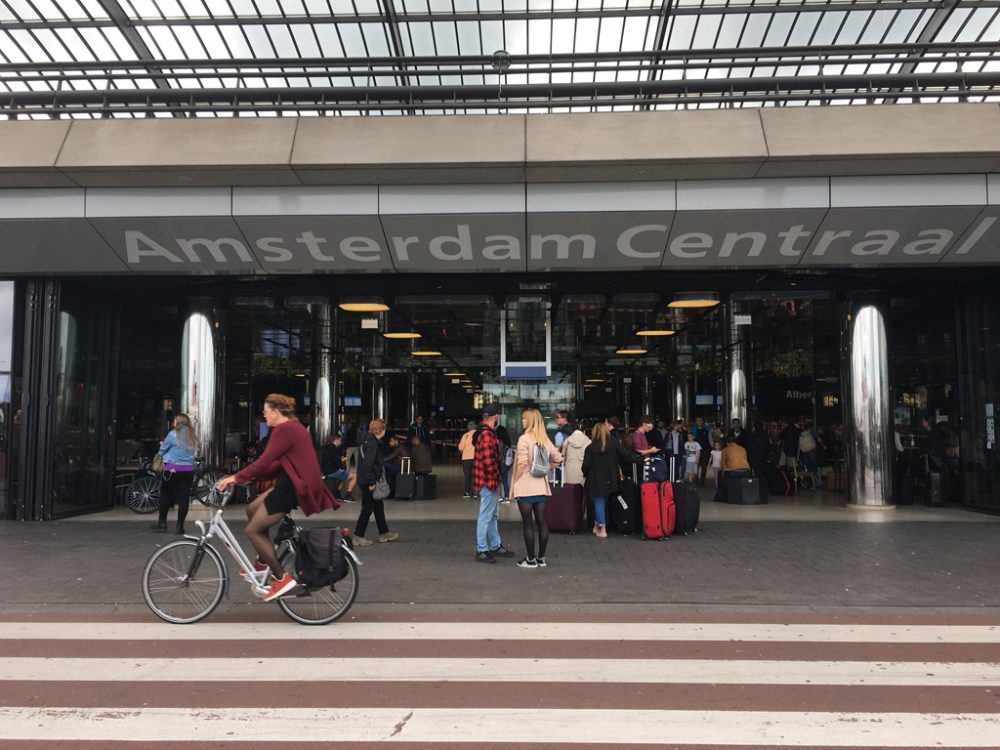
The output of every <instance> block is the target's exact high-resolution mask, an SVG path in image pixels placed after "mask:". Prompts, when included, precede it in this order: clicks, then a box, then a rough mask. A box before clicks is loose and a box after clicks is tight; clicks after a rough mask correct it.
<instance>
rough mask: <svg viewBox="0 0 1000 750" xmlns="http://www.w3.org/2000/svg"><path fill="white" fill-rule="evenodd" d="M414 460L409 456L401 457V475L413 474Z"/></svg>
mask: <svg viewBox="0 0 1000 750" xmlns="http://www.w3.org/2000/svg"><path fill="white" fill-rule="evenodd" d="M411 461H412V459H411V458H410V457H409V456H401V457H400V459H399V473H400V474H412V473H413V472H412V471H411V467H412V463H411Z"/></svg>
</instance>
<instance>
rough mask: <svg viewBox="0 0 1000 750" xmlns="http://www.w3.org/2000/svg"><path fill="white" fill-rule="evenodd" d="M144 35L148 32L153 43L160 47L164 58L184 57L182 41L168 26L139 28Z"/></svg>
mask: <svg viewBox="0 0 1000 750" xmlns="http://www.w3.org/2000/svg"><path fill="white" fill-rule="evenodd" d="M139 33H140V34H142V35H146V34H148V35H149V36H150V37H151V41H152V43H153V44H154V45H155V47H156V48H157V49H159V50H160V51H161V53H162V55H163V57H164V59H177V58H182V57H184V50H182V49H181V46H180V43H179V42H178V41H177V39H176V37H174V35H173V34H172V33H171V30H170V29H169V28H167V27H166V26H149V27H145V28H142V29H140V30H139Z"/></svg>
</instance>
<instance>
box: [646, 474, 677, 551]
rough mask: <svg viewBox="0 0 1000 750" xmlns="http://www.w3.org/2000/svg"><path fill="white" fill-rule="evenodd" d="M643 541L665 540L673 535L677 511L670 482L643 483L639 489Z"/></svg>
mask: <svg viewBox="0 0 1000 750" xmlns="http://www.w3.org/2000/svg"><path fill="white" fill-rule="evenodd" d="M639 496H640V502H641V504H642V535H643V538H644V539H656V540H659V539H667V538H668V537H669V536H670V535H671V534H672V533H674V523H675V522H676V517H677V510H676V507H675V506H674V488H673V485H672V484H671V483H670V482H661V483H659V484H657V483H656V482H643V483H642V484H641V485H640V487H639Z"/></svg>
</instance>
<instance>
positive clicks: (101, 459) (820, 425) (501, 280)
mask: <svg viewBox="0 0 1000 750" xmlns="http://www.w3.org/2000/svg"><path fill="white" fill-rule="evenodd" d="M911 275H912V274H911ZM865 283H866V286H867V287H868V288H870V289H874V290H875V291H871V292H866V294H867V295H868V296H869V297H871V298H872V299H878V300H879V301H880V304H882V305H883V309H884V310H885V311H886V320H887V323H888V330H889V331H890V336H889V345H888V354H889V357H888V363H887V366H888V370H889V372H890V376H891V380H892V389H891V394H892V396H891V397H892V399H893V403H892V412H891V414H892V419H893V425H892V431H891V433H890V434H891V435H892V439H893V443H894V445H892V446H890V449H891V450H892V451H893V455H892V464H893V467H894V468H893V471H894V474H895V476H894V479H895V481H896V484H897V486H896V488H895V490H894V496H893V497H894V500H895V501H896V502H899V503H908V502H918V503H919V502H921V501H922V498H921V497H919V496H916V497H915V496H914V495H913V489H912V484H911V483H910V480H909V478H908V477H909V474H910V473H911V472H913V471H916V470H917V469H919V467H920V462H921V461H924V460H926V459H925V454H926V453H927V442H928V435H929V430H930V429H931V428H932V427H933V426H934V425H938V424H940V425H941V429H942V430H943V434H944V438H943V439H944V441H945V447H946V448H947V456H946V458H947V460H948V465H947V467H946V469H945V471H947V472H949V474H950V477H951V479H950V482H951V483H950V484H949V490H948V491H949V496H948V497H947V498H945V499H946V501H950V502H952V503H955V504H965V505H969V506H974V507H987V508H988V507H990V506H991V505H995V504H997V503H998V502H1000V501H998V498H997V497H996V495H995V492H994V489H993V487H994V486H995V485H994V484H993V482H992V475H993V473H995V467H991V465H990V464H989V461H988V460H986V459H984V460H983V461H982V462H980V463H978V464H974V465H973V466H971V467H970V466H968V465H966V464H965V463H964V459H963V454H962V450H961V447H962V439H963V433H962V425H963V422H962V409H963V402H962V398H963V388H968V387H969V386H968V385H963V379H962V377H961V374H960V370H959V364H960V361H961V358H962V356H971V355H970V354H969V352H968V351H967V350H963V349H962V347H963V346H964V344H963V336H965V337H967V336H968V335H970V334H969V329H970V326H971V325H972V323H971V322H963V321H962V320H961V318H959V319H956V318H954V317H949V316H942V315H940V314H939V313H940V311H939V310H938V309H935V308H928V307H927V305H926V304H925V302H924V300H922V299H920V298H919V295H916V296H915V295H913V294H912V292H910V293H907V292H906V291H905V290H912V289H914V288H919V287H918V286H914V281H913V279H901V278H899V275H898V274H897V278H896V279H895V281H893V280H891V279H880V278H877V277H876V276H874V275H872V276H871V277H870V278H868V279H866V280H865ZM53 284H56V282H51V281H50V282H47V286H49V287H51V286H52V285H53ZM57 286H58V290H57V292H58V308H59V311H60V312H59V315H58V316H57V317H55V318H53V320H52V322H51V323H52V325H54V326H55V327H56V328H57V329H58V335H57V337H56V338H55V341H56V352H55V356H54V358H52V359H50V360H49V362H50V363H51V364H52V366H53V367H54V368H55V370H54V372H53V373H52V376H53V378H54V383H55V384H56V398H55V402H54V406H55V418H54V421H53V422H52V424H51V426H50V427H49V428H48V429H49V431H48V432H47V433H46V436H45V439H47V440H48V441H49V442H48V444H49V445H50V446H51V447H50V448H49V450H50V451H51V452H50V453H49V459H48V460H51V461H53V462H54V463H55V465H56V466H57V467H58V470H57V471H56V472H55V475H54V477H53V480H52V482H51V484H50V485H49V486H48V488H47V494H46V497H47V498H49V505H48V508H47V509H46V514H47V515H48V516H49V517H59V516H65V515H72V514H76V513H80V512H86V511H90V510H97V509H103V508H107V507H110V506H114V505H115V504H121V503H123V502H124V496H123V488H125V487H127V485H128V482H129V478H130V476H133V475H134V471H135V470H136V467H137V465H138V462H139V461H140V460H141V458H142V457H143V456H148V455H151V453H152V452H153V451H154V450H155V446H156V445H157V443H158V441H159V440H160V439H162V437H163V435H164V434H165V433H166V431H167V430H168V429H169V428H168V425H169V423H170V420H171V419H172V418H173V416H174V415H175V414H177V413H179V412H181V411H184V410H187V411H192V410H193V411H195V412H197V413H196V414H195V415H194V416H195V417H196V419H197V420H198V425H199V433H200V435H201V437H202V440H203V445H202V455H203V456H204V460H205V465H206V466H212V467H217V468H218V469H219V470H222V471H228V470H230V469H231V468H233V467H234V466H236V465H238V463H239V462H240V461H244V460H246V458H247V456H248V454H252V453H253V450H254V448H255V445H256V444H257V443H259V441H260V439H261V437H262V435H261V420H260V410H261V405H262V403H263V399H264V397H265V396H266V395H267V394H268V393H272V392H280V393H286V394H288V395H291V396H293V397H294V398H295V399H296V402H297V404H298V409H299V414H298V416H299V419H300V420H301V421H302V422H303V423H305V424H307V425H308V426H309V428H310V430H311V431H312V432H313V434H314V437H315V440H316V443H317V446H319V445H321V444H322V442H323V441H325V440H327V439H328V438H329V436H330V435H331V434H332V433H333V432H336V431H350V430H352V429H353V430H356V429H357V428H358V427H361V428H362V429H363V426H364V425H365V424H367V422H368V420H369V419H371V418H372V417H376V416H378V417H383V418H385V419H386V420H387V422H388V424H389V427H390V433H393V434H400V435H405V434H406V433H407V431H408V428H409V426H410V425H411V424H412V423H413V422H414V420H415V419H416V418H417V417H418V416H421V417H423V418H424V420H425V421H426V422H427V424H428V425H429V427H430V429H431V432H432V441H433V447H434V459H435V462H436V466H441V467H445V466H451V467H452V468H451V469H450V470H449V471H452V472H453V473H454V474H455V475H456V476H458V474H460V472H459V471H458V469H457V466H458V462H459V456H458V451H457V445H458V442H459V440H460V437H461V435H462V434H463V433H464V432H465V431H466V429H467V425H468V422H469V421H472V420H476V419H477V415H478V414H479V412H480V410H481V408H482V406H483V404H484V403H497V404H499V405H500V407H501V411H502V424H504V425H505V426H506V427H507V429H508V431H509V432H510V433H511V435H512V436H513V437H514V438H516V437H517V435H518V433H519V432H520V413H521V410H522V409H523V408H525V407H527V406H533V407H537V408H539V409H540V410H541V411H542V413H543V415H545V417H546V418H547V420H548V423H549V427H550V428H551V429H552V430H553V431H554V428H555V414H556V412H557V411H567V412H569V413H570V414H571V416H572V418H573V419H574V420H576V421H578V422H579V423H580V424H581V426H582V427H583V428H584V429H585V430H586V429H588V428H589V427H590V426H591V425H592V424H593V422H594V421H596V420H600V419H605V418H606V417H609V416H615V417H618V419H620V420H621V423H622V425H623V427H625V428H630V427H635V426H636V425H637V424H638V421H639V419H640V417H642V416H644V415H650V416H653V417H654V418H656V419H659V420H663V421H664V423H665V424H669V423H670V422H671V421H672V420H675V419H682V420H684V421H685V422H693V421H694V420H695V419H696V418H699V417H700V418H701V419H703V420H704V421H705V422H707V423H710V424H714V425H717V426H718V428H719V429H720V430H721V431H722V432H723V433H725V432H726V431H728V429H729V426H730V423H731V419H732V418H734V417H739V418H740V419H741V421H742V422H743V425H744V426H745V427H746V428H747V429H750V428H752V427H753V426H754V425H756V426H757V428H758V429H763V430H765V431H767V433H768V435H769V436H770V437H771V438H772V443H773V444H774V445H775V448H774V450H775V459H776V460H777V457H778V455H779V453H778V451H779V448H778V447H777V446H778V436H779V434H780V432H781V430H782V429H784V427H785V426H786V425H787V424H788V423H789V422H792V423H795V424H797V425H798V426H800V427H804V426H806V425H809V426H810V427H811V428H812V429H814V430H815V431H816V433H817V434H818V436H820V439H821V448H820V476H821V479H820V487H819V488H818V489H819V490H821V491H823V492H824V493H825V495H824V498H825V499H824V500H823V501H824V502H840V503H843V502H846V498H845V497H844V494H843V493H844V489H845V487H844V473H845V462H846V461H847V460H849V458H848V456H846V455H845V419H846V417H845V408H844V407H845V404H844V393H845V389H849V388H851V383H850V378H851V376H850V374H849V373H848V374H847V375H845V367H846V366H848V365H849V363H848V365H845V346H846V345H845V341H846V339H845V335H846V334H845V323H846V322H847V319H848V318H849V317H850V312H849V310H850V307H849V306H847V304H846V302H845V300H846V299H847V298H849V297H851V296H852V295H855V294H856V291H855V290H856V288H857V286H858V280H857V279H856V278H851V277H849V275H847V274H845V275H843V276H840V277H838V276H834V275H832V274H824V275H822V276H791V275H782V274H773V275H771V276H770V277H769V276H768V275H767V274H763V275H762V274H756V275H753V276H751V275H749V274H739V273H730V274H726V275H718V276H713V275H709V274H704V275H697V274H687V275H685V276H684V278H677V277H676V276H671V275H667V274H644V275H640V274H624V273H623V274H602V275H600V276H597V275H590V274H566V275H561V276H560V275H548V276H545V277H540V278H525V277H518V276H515V275H508V274H497V275H486V274H476V275H446V276H409V277H407V276H392V277H386V276H368V275H365V276H360V275H359V276H341V277H332V276H315V275H314V276H310V277H280V276H278V277H245V278H233V277H225V278H223V277H217V278H208V279H206V278H199V279H190V278H175V277H170V278H167V277H161V278H156V277H146V278H137V279H129V280H128V281H127V282H125V281H124V280H121V279H113V278H103V279H97V278H95V279H93V280H87V279H76V280H65V281H62V282H58V283H57ZM901 289H902V290H903V291H901ZM49 291H51V290H49ZM45 293H46V288H36V286H33V285H32V284H19V285H18V288H17V290H16V293H15V294H14V295H13V297H12V302H11V307H12V309H17V308H18V307H19V306H22V305H25V304H27V303H28V295H30V294H39V295H44V294H45ZM14 298H16V299H14ZM945 304H952V305H953V304H955V301H954V300H950V301H947V302H945ZM20 314H21V313H20V312H18V315H19V316H20ZM969 314H970V315H974V314H975V311H969ZM979 314H980V315H981V314H985V311H980V313H979ZM28 317H30V316H28ZM970 320H972V319H970ZM23 322H24V323H28V322H31V321H30V320H26V321H23ZM974 322H975V323H976V327H977V328H978V330H977V331H976V335H980V336H982V335H987V334H988V330H986V329H988V328H989V326H988V325H980V324H979V323H981V318H979V317H975V315H974ZM26 340H28V339H26ZM987 351H989V350H987ZM993 351H995V348H994V350H993ZM963 352H964V353H963ZM15 359H16V361H15V365H14V367H15V370H16V369H17V367H18V366H19V365H18V364H17V363H18V362H23V361H24V359H23V357H21V358H15ZM193 362H194V363H195V364H192V363H193ZM519 368H520V369H519ZM32 377H33V376H32V373H25V372H15V373H14V377H13V378H12V379H11V381H10V382H11V384H12V387H11V393H10V406H9V408H8V411H7V413H6V414H5V423H4V424H5V426H4V429H5V431H6V440H7V442H6V443H5V445H7V446H16V445H19V444H23V440H22V438H21V436H20V435H18V434H16V432H17V431H18V430H20V429H22V428H23V425H22V424H20V422H19V420H18V418H17V417H18V411H17V408H16V404H17V399H18V398H23V397H24V391H25V388H28V389H29V390H30V388H31V383H32ZM34 377H35V378H36V380H37V373H36V374H35V375H34ZM966 392H968V391H966ZM964 408H967V409H968V410H970V411H971V410H972V409H975V410H976V411H977V412H979V411H982V408H981V407H980V406H979V405H965V407H964ZM40 439H41V437H39V440H40ZM965 439H966V440H967V441H969V442H970V444H971V443H974V442H975V441H977V440H978V437H973V436H971V434H969V435H966V436H965ZM11 453H16V449H15V451H11ZM969 457H970V458H972V454H970V456H969ZM14 458H15V460H14V463H13V464H12V463H10V462H8V463H7V464H6V465H5V470H6V472H7V480H8V485H7V486H10V482H14V483H15V484H14V486H15V488H16V487H17V486H22V487H27V484H26V482H30V481H32V479H31V477H32V475H33V469H32V467H31V466H30V465H28V464H27V463H25V462H24V461H21V463H18V462H17V457H16V456H14ZM18 469H20V470H21V471H22V472H24V473H23V474H22V476H21V477H17V476H15V475H16V472H17V470H18ZM12 470H13V473H12ZM20 479H23V480H25V481H22V482H21V483H20V485H19V484H18V480H20ZM456 481H458V480H456ZM36 486H37V484H36ZM455 488H457V490H458V491H459V492H460V490H461V488H460V485H459V484H456V485H455ZM970 490H971V492H970ZM444 491H445V492H447V491H449V488H448V486H445V488H444ZM16 492H17V490H16V489H15V493H16ZM907 493H909V494H907ZM816 497H819V495H817V496H816ZM808 498H809V495H808V494H806V493H803V494H802V495H801V496H800V498H799V500H798V502H806V501H808ZM21 512H24V511H23V509H22V511H21ZM15 513H16V508H15V503H13V502H8V514H9V515H15Z"/></svg>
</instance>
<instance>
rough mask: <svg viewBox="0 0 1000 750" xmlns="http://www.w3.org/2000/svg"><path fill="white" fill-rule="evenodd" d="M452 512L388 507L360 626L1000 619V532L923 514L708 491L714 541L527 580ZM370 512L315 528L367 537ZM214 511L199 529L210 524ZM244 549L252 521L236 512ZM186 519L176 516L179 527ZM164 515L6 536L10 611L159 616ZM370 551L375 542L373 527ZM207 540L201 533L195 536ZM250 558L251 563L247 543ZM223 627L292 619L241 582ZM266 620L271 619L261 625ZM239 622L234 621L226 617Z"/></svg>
mask: <svg viewBox="0 0 1000 750" xmlns="http://www.w3.org/2000/svg"><path fill="white" fill-rule="evenodd" d="M437 473H438V474H439V475H440V480H439V481H440V497H439V499H437V500H428V501H422V502H404V501H388V502H387V503H386V508H385V510H386V516H387V518H388V522H389V526H390V528H391V530H392V531H394V532H397V533H398V534H399V538H398V539H397V540H396V541H393V542H390V543H385V544H375V545H373V546H370V547H366V548H364V549H361V550H360V551H359V554H360V557H361V560H362V562H363V566H362V568H361V588H360V593H359V601H358V606H357V607H355V610H356V615H355V611H354V610H352V616H356V617H360V618H371V617H376V618H377V617H379V616H383V615H384V616H391V617H399V616H401V615H406V616H410V615H412V616H413V617H420V616H435V615H442V614H443V613H448V612H473V611H475V612H479V613H480V615H478V616H486V615H483V614H482V613H483V612H486V613H489V612H493V613H495V614H496V616H497V617H501V616H507V615H501V613H513V612H521V613H522V614H521V615H520V616H527V615H525V613H526V612H527V613H528V614H529V615H530V613H531V612H535V613H537V614H539V616H541V615H542V613H545V612H547V613H564V614H565V613H570V614H573V615H574V616H584V615H588V614H592V615H593V616H594V617H599V616H605V615H607V616H611V615H614V616H622V615H628V616H650V617H652V616H656V615H657V614H658V613H659V614H664V613H666V614H670V613H684V612H694V613H698V614H699V616H701V615H704V614H706V613H712V612H716V613H721V612H730V613H731V612H754V613H758V614H757V615H755V616H763V615H760V613H763V612H770V613H772V615H773V616H774V617H781V616H784V615H783V613H789V612H796V613H817V614H821V615H824V616H828V615H831V614H832V615H833V616H837V617H839V616H841V614H845V613H846V614H845V616H850V615H851V614H858V615H860V614H865V615H869V614H873V613H874V614H878V613H882V614H885V613H890V614H892V615H893V616H905V617H907V618H909V619H911V620H912V619H913V618H914V617H916V618H918V619H919V618H923V617H925V616H937V615H941V616H947V617H952V616H962V617H965V616H980V615H983V616H989V617H994V618H995V617H1000V586H997V583H996V580H997V578H996V549H997V540H998V539H1000V525H998V524H1000V518H998V517H996V516H990V515H984V514H981V513H974V512H970V511H967V510H964V509H960V508H953V507H946V508H934V509H932V508H928V507H925V506H922V505H915V506H905V507H899V508H897V509H895V510H883V511H858V510H851V509H848V508H846V507H844V496H843V495H842V494H835V493H827V492H810V491H802V492H800V493H799V494H797V495H796V496H794V497H791V498H771V502H770V503H769V504H768V505H758V506H732V505H728V504H723V503H715V502H712V501H711V499H710V497H711V494H712V490H711V489H710V488H706V489H705V490H704V491H703V492H704V495H703V503H702V514H701V521H700V524H699V531H698V533H696V534H692V535H689V536H677V535H675V536H673V537H672V538H671V539H669V540H666V541H661V542H653V541H643V540H641V539H640V538H639V537H637V536H630V537H626V536H620V535H617V534H611V535H610V536H609V537H608V538H607V539H598V538H597V537H595V536H594V535H593V534H591V533H589V531H587V530H584V532H583V533H581V534H577V535H572V536H571V535H566V534H552V536H551V539H550V541H549V547H548V550H547V553H546V557H547V559H548V567H547V568H545V569H535V570H524V569H521V568H518V567H516V566H515V565H514V562H515V560H516V559H517V558H516V557H514V558H507V559H502V560H499V561H498V562H497V563H495V564H489V565H486V564H482V563H479V562H477V561H476V559H475V549H476V539H475V535H476V516H477V512H478V508H479V503H478V502H476V501H474V500H463V499H462V498H461V491H462V482H461V470H460V467H459V466H457V465H456V464H451V465H444V466H441V467H439V468H438V470H437ZM359 511H360V504H359V503H356V504H345V505H344V506H343V507H342V508H341V509H340V510H338V511H335V512H332V513H323V514H319V515H317V516H314V517H313V518H311V519H309V521H308V524H309V525H313V524H316V525H337V526H345V527H348V528H352V529H353V527H354V524H355V521H356V519H357V516H358V512H359ZM208 514H209V511H208V510H207V509H205V508H202V507H199V508H197V509H195V510H193V511H192V514H191V516H190V517H189V518H190V520H194V519H195V518H198V517H201V518H207V517H208ZM226 516H227V518H231V519H232V521H233V523H232V524H231V525H232V528H233V530H234V531H235V532H236V534H237V537H238V538H240V539H243V536H242V528H243V522H244V519H245V515H244V510H243V508H242V507H241V506H235V507H232V508H228V509H227V510H226ZM172 518H173V516H171V519H172ZM152 520H153V518H152V517H151V516H148V515H144V516H139V515H136V514H134V513H131V512H129V511H128V510H126V509H114V510H110V511H106V512H101V513H94V514H90V515H86V516H79V517H76V518H72V519H65V520H59V521H51V522H45V523H3V524H0V566H3V569H4V570H6V571H7V573H8V576H9V578H10V579H11V580H19V581H39V582H44V585H41V586H36V585H25V586H9V587H7V588H6V589H5V591H4V596H3V597H2V600H0V612H22V613H49V614H53V615H54V614H56V613H66V614H67V616H70V615H72V616H78V615H80V614H81V613H101V612H103V613H107V614H109V615H110V614H112V613H130V612H131V613H135V614H137V615H139V616H143V617H145V616H149V617H152V615H150V614H149V613H148V610H147V609H146V607H145V605H144V603H143V600H142V595H141V590H140V585H139V581H140V577H141V573H142V569H143V565H144V563H145V561H146V559H148V557H149V556H150V555H151V554H152V553H153V552H154V551H155V550H156V549H157V548H158V547H159V546H161V545H163V544H165V543H169V542H170V541H173V540H174V539H176V537H175V536H174V535H173V534H171V533H166V534H164V533H156V532H153V531H150V530H149V525H150V522H151V521H152ZM500 521H501V522H500V532H501V535H502V537H503V541H504V542H505V543H506V544H507V545H508V546H510V547H511V548H512V551H513V552H514V553H515V555H517V556H521V555H522V554H523V553H524V542H523V539H522V527H521V522H520V518H519V516H518V513H517V507H516V505H514V504H510V505H502V506H501V519H500ZM369 528H370V532H369V534H368V536H369V538H374V536H375V533H374V532H375V529H374V525H372V526H370V527H369ZM188 530H189V532H191V531H194V528H193V524H189V525H188ZM244 547H246V548H249V545H248V544H244ZM229 567H230V570H231V577H232V579H233V582H232V585H231V587H230V593H229V596H228V598H227V599H226V601H225V603H224V606H223V607H222V608H221V609H220V614H222V615H223V616H234V617H244V616H247V617H262V618H270V617H274V618H278V619H280V618H281V615H280V613H278V612H275V611H272V610H273V608H271V609H268V605H263V609H262V605H261V604H260V603H259V602H258V601H257V600H255V599H254V597H253V596H252V595H251V594H250V592H249V591H248V590H247V589H246V588H245V587H244V586H243V585H242V584H241V582H240V581H239V579H238V577H237V576H236V571H235V563H233V562H232V561H229ZM251 612H256V613H257V614H250V613H251ZM226 613H229V614H228V615H226Z"/></svg>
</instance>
